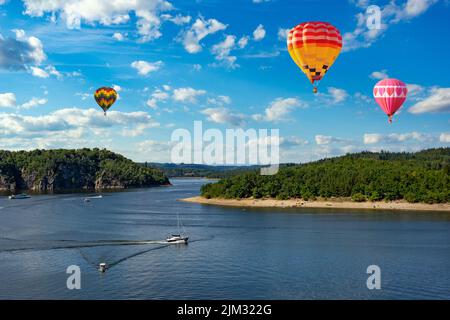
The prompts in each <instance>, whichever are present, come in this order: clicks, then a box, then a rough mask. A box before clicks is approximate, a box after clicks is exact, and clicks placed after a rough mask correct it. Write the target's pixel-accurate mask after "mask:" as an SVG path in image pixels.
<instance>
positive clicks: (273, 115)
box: [252, 98, 306, 121]
mask: <svg viewBox="0 0 450 320" xmlns="http://www.w3.org/2000/svg"><path fill="white" fill-rule="evenodd" d="M301 107H306V104H305V103H304V102H302V101H300V100H299V99H297V98H278V99H275V100H274V101H272V103H271V104H270V105H269V106H268V107H267V108H266V110H265V113H264V114H263V115H261V114H254V115H253V116H252V118H253V119H254V120H256V121H261V120H264V121H281V120H286V116H287V115H289V113H291V112H292V111H293V110H294V109H296V108H301Z"/></svg>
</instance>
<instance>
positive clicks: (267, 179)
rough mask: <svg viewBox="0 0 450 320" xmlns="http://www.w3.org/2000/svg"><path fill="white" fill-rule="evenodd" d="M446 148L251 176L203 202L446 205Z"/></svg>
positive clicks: (207, 192) (215, 187)
mask: <svg viewBox="0 0 450 320" xmlns="http://www.w3.org/2000/svg"><path fill="white" fill-rule="evenodd" d="M449 171H450V148H438V149H429V150H424V151H420V152H417V153H390V152H380V153H372V152H362V153H356V154H348V155H345V156H342V157H337V158H331V159H324V160H320V161H316V162H311V163H307V164H303V165H286V166H282V167H281V169H280V171H279V173H278V174H276V175H274V176H261V175H259V172H257V171H254V172H251V173H246V174H242V175H237V176H234V177H230V178H226V179H222V180H220V181H219V182H217V183H212V184H207V185H204V186H203V188H202V190H201V191H202V196H204V197H206V198H228V199H232V198H277V199H280V200H281V199H283V200H285V199H291V198H302V199H304V200H313V199H315V198H318V197H320V198H331V197H339V198H350V197H351V198H352V199H353V200H354V201H380V200H386V201H392V200H400V199H405V200H407V201H408V202H427V203H442V202H450V190H449V189H450V188H449V185H450V173H449Z"/></svg>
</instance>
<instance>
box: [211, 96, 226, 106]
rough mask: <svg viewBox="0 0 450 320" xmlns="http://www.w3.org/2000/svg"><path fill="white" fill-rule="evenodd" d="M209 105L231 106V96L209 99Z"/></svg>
mask: <svg viewBox="0 0 450 320" xmlns="http://www.w3.org/2000/svg"><path fill="white" fill-rule="evenodd" d="M208 103H209V104H211V105H215V106H220V107H221V106H224V105H227V104H231V98H230V97H229V96H223V95H220V96H217V97H215V98H209V99H208Z"/></svg>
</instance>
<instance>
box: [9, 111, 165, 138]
mask: <svg viewBox="0 0 450 320" xmlns="http://www.w3.org/2000/svg"><path fill="white" fill-rule="evenodd" d="M158 126H159V123H157V122H155V121H154V120H153V118H152V117H151V116H150V115H149V114H148V113H146V112H130V113H124V112H119V111H110V112H108V116H107V117H105V116H104V115H103V112H101V111H99V110H97V109H79V108H66V109H59V110H57V111H54V112H52V113H50V114H46V115H38V116H24V115H20V114H7V113H0V135H2V136H7V137H16V138H30V137H31V138H34V137H40V138H45V137H49V136H50V135H52V136H53V135H54V134H64V133H66V132H69V131H71V132H73V131H89V132H90V133H91V134H94V135H101V134H103V133H104V131H105V130H114V131H116V130H117V129H120V128H122V135H124V136H130V135H131V136H136V135H138V134H140V133H142V132H143V131H144V130H145V129H147V128H152V127H158Z"/></svg>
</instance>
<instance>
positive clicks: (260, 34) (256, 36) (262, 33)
mask: <svg viewBox="0 0 450 320" xmlns="http://www.w3.org/2000/svg"><path fill="white" fill-rule="evenodd" d="M265 37H266V30H264V26H263V25H262V24H260V25H259V26H258V27H257V28H256V29H255V31H253V40H255V41H261V40H262V39H264V38H265Z"/></svg>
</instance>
